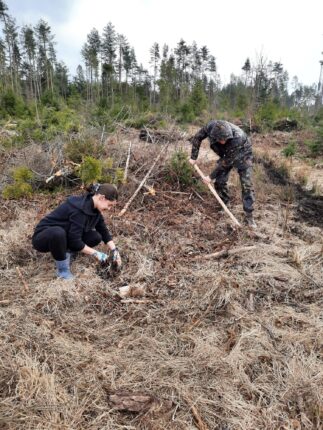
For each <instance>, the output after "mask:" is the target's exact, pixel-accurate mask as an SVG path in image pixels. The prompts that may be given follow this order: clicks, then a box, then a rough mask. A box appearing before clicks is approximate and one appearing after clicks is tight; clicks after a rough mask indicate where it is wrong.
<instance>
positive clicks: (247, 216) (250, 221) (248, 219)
mask: <svg viewBox="0 0 323 430" xmlns="http://www.w3.org/2000/svg"><path fill="white" fill-rule="evenodd" d="M245 220H246V223H247V226H248V227H250V228H257V224H256V223H255V220H254V219H253V215H252V212H245Z"/></svg>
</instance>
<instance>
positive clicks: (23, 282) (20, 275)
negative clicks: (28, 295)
mask: <svg viewBox="0 0 323 430" xmlns="http://www.w3.org/2000/svg"><path fill="white" fill-rule="evenodd" d="M16 270H17V273H18V276H19V278H20V279H21V282H22V284H23V286H24V289H25V291H29V286H28V284H27V282H26V281H25V279H24V277H23V275H22V273H21V270H20V269H19V267H17V266H16Z"/></svg>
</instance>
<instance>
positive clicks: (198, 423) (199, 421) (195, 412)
mask: <svg viewBox="0 0 323 430" xmlns="http://www.w3.org/2000/svg"><path fill="white" fill-rule="evenodd" d="M185 401H186V403H187V404H188V406H189V408H190V409H191V411H192V414H193V417H194V421H195V424H196V427H197V428H198V429H199V430H209V428H208V426H207V425H206V424H205V422H204V421H203V420H202V418H201V415H200V413H199V411H198V410H197V408H196V407H195V406H194V405H193V404H192V402H191V401H190V400H189V399H188V398H185Z"/></svg>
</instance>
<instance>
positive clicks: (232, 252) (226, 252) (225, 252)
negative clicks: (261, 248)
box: [194, 245, 257, 260]
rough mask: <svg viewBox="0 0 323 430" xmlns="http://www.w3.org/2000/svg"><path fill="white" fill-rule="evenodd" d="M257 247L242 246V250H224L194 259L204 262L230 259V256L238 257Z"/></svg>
mask: <svg viewBox="0 0 323 430" xmlns="http://www.w3.org/2000/svg"><path fill="white" fill-rule="evenodd" d="M256 248H257V245H251V246H242V247H240V248H233V249H223V250H222V251H218V252H214V253H213V254H207V255H199V256H197V257H194V258H195V259H201V258H202V259H203V260H210V259H212V258H215V259H217V258H223V257H229V256H230V255H236V254H241V253H242V252H247V251H251V250H252V249H256Z"/></svg>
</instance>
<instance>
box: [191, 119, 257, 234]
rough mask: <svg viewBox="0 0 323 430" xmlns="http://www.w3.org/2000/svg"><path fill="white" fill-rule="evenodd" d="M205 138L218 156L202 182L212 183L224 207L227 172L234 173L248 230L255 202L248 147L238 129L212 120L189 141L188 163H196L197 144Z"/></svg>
mask: <svg viewBox="0 0 323 430" xmlns="http://www.w3.org/2000/svg"><path fill="white" fill-rule="evenodd" d="M206 137H208V138H209V141H210V147H211V149H212V150H213V151H214V152H215V153H216V154H217V155H218V156H219V157H220V158H219V160H218V161H217V165H216V168H215V169H214V170H213V172H212V173H211V174H210V176H204V179H203V180H204V182H205V183H206V184H210V183H211V182H214V188H215V189H216V190H217V192H218V193H219V195H220V197H221V199H222V200H223V201H224V203H225V204H227V203H228V201H229V193H228V187H227V183H228V179H229V174H230V171H231V169H232V168H233V167H234V168H236V169H237V170H238V173H239V176H240V183H241V189H242V202H243V210H244V211H245V219H246V222H247V224H248V226H249V227H252V228H256V227H257V226H256V223H255V221H254V219H253V215H252V212H253V204H254V201H255V197H254V190H253V185H252V180H251V173H252V147H251V142H250V140H249V138H248V136H247V135H246V133H245V132H244V131H243V130H241V128H239V127H238V126H236V125H234V124H231V123H230V122H228V121H221V120H214V121H210V122H209V123H208V124H207V125H206V126H204V127H203V128H201V129H200V130H199V131H198V132H197V133H196V134H195V136H193V137H192V138H190V139H189V140H190V142H191V143H192V153H191V158H190V163H191V164H192V165H194V164H195V163H196V160H197V157H198V154H199V150H200V146H201V142H202V140H204V139H205V138H206Z"/></svg>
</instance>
